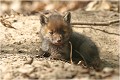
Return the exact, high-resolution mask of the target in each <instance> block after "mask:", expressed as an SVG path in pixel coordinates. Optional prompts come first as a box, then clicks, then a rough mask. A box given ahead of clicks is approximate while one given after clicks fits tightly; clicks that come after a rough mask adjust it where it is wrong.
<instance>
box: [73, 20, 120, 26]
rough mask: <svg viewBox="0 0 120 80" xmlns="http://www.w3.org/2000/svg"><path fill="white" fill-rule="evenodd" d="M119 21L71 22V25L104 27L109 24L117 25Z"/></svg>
mask: <svg viewBox="0 0 120 80" xmlns="http://www.w3.org/2000/svg"><path fill="white" fill-rule="evenodd" d="M119 22H120V19H117V20H112V21H107V22H79V21H78V22H72V23H71V25H104V26H108V25H110V24H114V23H119Z"/></svg>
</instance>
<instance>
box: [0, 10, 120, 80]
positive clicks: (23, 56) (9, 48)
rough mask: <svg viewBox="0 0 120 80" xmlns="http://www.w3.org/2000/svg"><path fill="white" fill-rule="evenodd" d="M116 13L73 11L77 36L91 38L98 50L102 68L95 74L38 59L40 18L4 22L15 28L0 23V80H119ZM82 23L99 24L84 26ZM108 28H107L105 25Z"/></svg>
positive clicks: (62, 62)
mask: <svg viewBox="0 0 120 80" xmlns="http://www.w3.org/2000/svg"><path fill="white" fill-rule="evenodd" d="M118 19H119V13H117V12H112V11H96V12H85V11H80V10H77V11H73V12H72V23H74V22H78V21H79V22H81V23H82V25H74V26H73V29H74V30H75V31H76V32H79V33H81V34H84V35H85V36H88V37H90V38H91V39H92V40H93V41H94V42H95V43H96V45H97V46H98V48H99V50H100V58H101V59H102V62H103V63H102V64H103V65H104V66H105V68H104V69H103V71H101V72H96V71H94V70H89V69H86V68H83V67H82V66H80V65H74V64H70V63H67V62H64V61H59V60H51V59H49V58H48V59H46V58H39V57H37V55H39V47H40V46H39V45H40V43H41V41H40V38H39V29H40V27H41V26H40V21H39V15H36V16H32V15H31V16H22V15H21V16H18V15H16V16H15V17H13V18H8V19H6V20H8V21H10V22H11V23H12V26H13V27H14V28H15V29H13V28H7V27H5V26H4V25H3V24H1V23H0V41H1V43H0V45H1V52H0V79H1V80H18V79H20V80H31V79H32V80H34V79H35V80H36V79H37V80H41V79H42V80H48V79H50V80H57V79H74V80H77V79H78V80H90V79H91V80H93V79H104V80H118V77H119V45H118V44H119V38H120V33H119V23H118V22H116V23H114V21H115V20H118ZM83 23H85V24H86V23H100V24H99V25H83ZM106 24H107V25H106Z"/></svg>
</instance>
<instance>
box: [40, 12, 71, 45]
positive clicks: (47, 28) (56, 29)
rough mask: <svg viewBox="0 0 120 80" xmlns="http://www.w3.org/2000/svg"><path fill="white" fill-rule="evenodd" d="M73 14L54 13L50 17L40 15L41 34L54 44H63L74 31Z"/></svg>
mask: <svg viewBox="0 0 120 80" xmlns="http://www.w3.org/2000/svg"><path fill="white" fill-rule="evenodd" d="M70 19H71V14H70V12H67V13H66V14H65V15H60V14H52V15H50V16H49V17H46V16H44V15H41V16H40V23H41V25H42V27H41V30H40V32H41V35H42V36H43V39H45V40H48V41H50V42H51V43H52V44H54V45H62V44H64V43H65V42H67V41H68V40H69V38H70V35H71V33H72V28H71V25H70Z"/></svg>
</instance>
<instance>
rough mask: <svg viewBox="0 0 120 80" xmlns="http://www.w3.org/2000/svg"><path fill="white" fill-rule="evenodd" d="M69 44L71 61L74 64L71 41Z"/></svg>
mask: <svg viewBox="0 0 120 80" xmlns="http://www.w3.org/2000/svg"><path fill="white" fill-rule="evenodd" d="M69 44H70V63H71V64H73V61H72V43H71V42H70V41H69Z"/></svg>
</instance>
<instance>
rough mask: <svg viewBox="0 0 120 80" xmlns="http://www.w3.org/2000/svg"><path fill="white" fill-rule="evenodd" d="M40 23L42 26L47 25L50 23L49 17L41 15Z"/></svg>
mask: <svg viewBox="0 0 120 80" xmlns="http://www.w3.org/2000/svg"><path fill="white" fill-rule="evenodd" d="M40 23H41V25H42V26H45V25H46V24H47V23H48V18H47V17H46V16H44V15H42V14H41V15H40Z"/></svg>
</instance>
